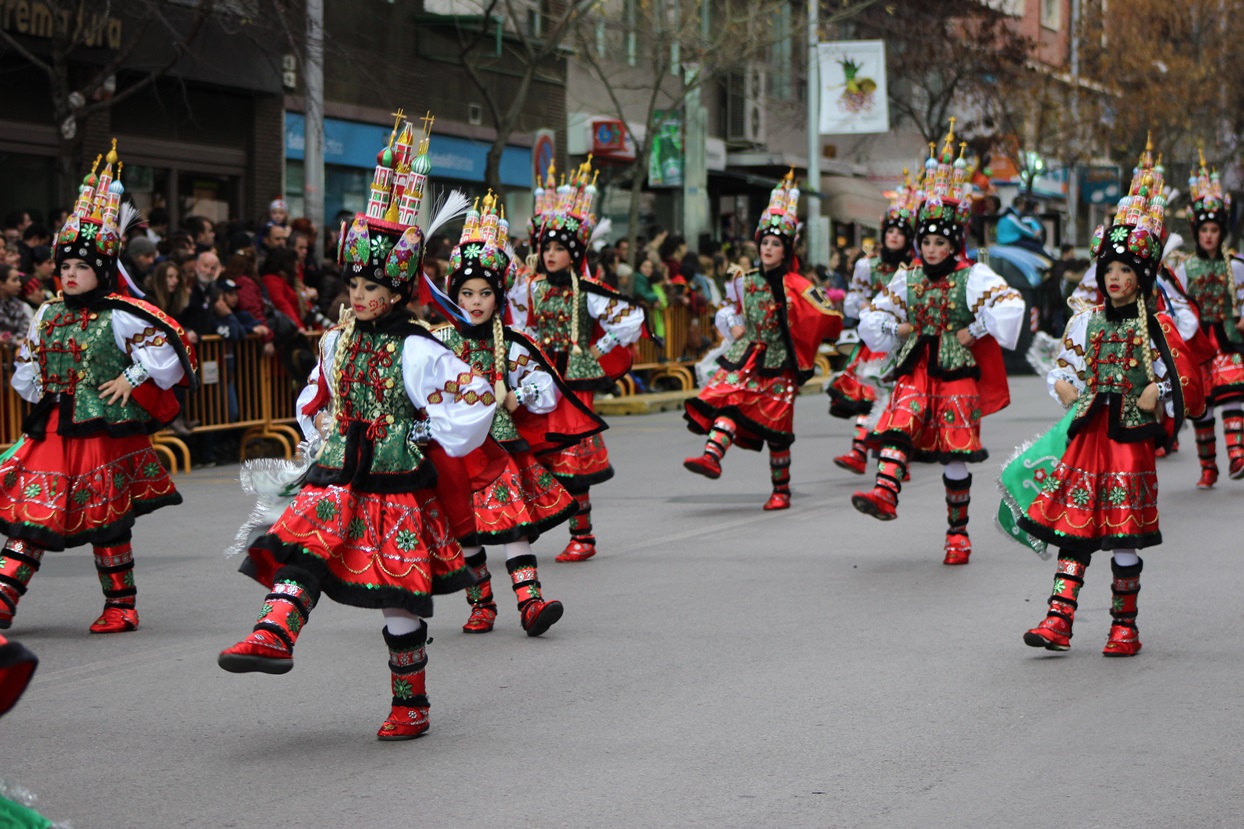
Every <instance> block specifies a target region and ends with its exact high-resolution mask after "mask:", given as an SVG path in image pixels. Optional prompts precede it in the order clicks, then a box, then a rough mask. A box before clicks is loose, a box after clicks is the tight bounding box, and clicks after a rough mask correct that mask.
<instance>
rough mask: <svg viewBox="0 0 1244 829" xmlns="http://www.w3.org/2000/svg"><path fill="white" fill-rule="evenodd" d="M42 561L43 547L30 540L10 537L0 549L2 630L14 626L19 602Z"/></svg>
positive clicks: (0, 611)
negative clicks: (14, 615)
mask: <svg viewBox="0 0 1244 829" xmlns="http://www.w3.org/2000/svg"><path fill="white" fill-rule="evenodd" d="M42 561H43V548H42V547H36V546H35V545H34V544H31V543H30V542H29V541H21V540H19V539H16V538H10V539H9V540H8V542H7V543H6V544H5V545H4V549H3V550H0V630H8V629H9V627H10V626H12V624H13V614H15V613H17V602H18V600H19V599H20V598H21V597H22V596H25V595H26V586H27V585H29V584H30V580H31V579H32V578H34V575H35V573H37V572H39V565H40V563H41V562H42Z"/></svg>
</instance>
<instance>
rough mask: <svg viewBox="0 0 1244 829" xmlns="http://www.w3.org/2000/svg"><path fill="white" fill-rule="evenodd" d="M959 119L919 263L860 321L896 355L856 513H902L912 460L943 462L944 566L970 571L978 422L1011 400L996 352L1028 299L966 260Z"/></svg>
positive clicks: (927, 183) (930, 197)
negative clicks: (870, 481) (872, 467)
mask: <svg viewBox="0 0 1244 829" xmlns="http://www.w3.org/2000/svg"><path fill="white" fill-rule="evenodd" d="M953 140H954V121H953V119H952V121H951V131H950V132H949V133H948V134H947V135H946V140H945V144H944V146H943V148H942V153H941V158H940V160H939V159H938V158H937V157H936V147H935V146H934V145H930V148H929V149H930V157H929V159H928V161H927V162H926V163H925V177H924V183H923V186H922V190H923V194H922V198H923V201H922V203H921V205H920V209H919V215H918V217H917V225H916V239H917V242H918V243H919V245H920V261H919V262H917V263H916V264H915V266H914V267H912V268H909V269H904V270H900V271H899V272H898V274H897V275H895V277H894V279H893V280H892V281H891V282H890V284H889V286H888V287H887V288H886V289H885V290H884V291H883V292H882V293H881V294H880V295H879V296H878V297H877V298H876V299H874V300H873V302H872V307H871V308H870V309H868V310H866V311H864V312H863V313H862V314H861V315H860V337H861V339H863V340H864V343H865V344H866V345H867V346H868V347H869V348H871V349H873V350H874V351H896V352H897V358H896V359H897V365H896V367H895V369H894V373H895V375H896V381H895V387H894V392H893V394H892V395H891V397H890V402H889V404H888V405H887V406H886V409H885V411H883V412H882V413H881V417H880V419H879V421H878V423H877V426H876V429H875V432H874V438H875V439H876V440H877V442H879V443H880V444H881V461H880V463H879V465H878V468H877V481H876V485H875V486H874V487H873V489H872V490H870V491H867V492H857V493H855V494H854V495H853V496H852V497H851V503H852V504H853V505H854V506H855V508H856V509H857V510H859V511H860V512H863V513H865V514H867V515H871V516H873V517H875V518H879V519H881V520H883V521H885V520H890V519H893V518H895V517H897V515H898V494H899V490H900V489H901V487H902V480H903V476H904V473H905V472H906V469H907V463H908V462H909V461H911V460H917V461H928V462H936V463H940V464H942V481H943V483H944V484H945V486H946V509H947V522H948V526H947V529H946V546H945V553H946V555H945V559H944V560H943V563H944V564H967V563H968V558H969V556H970V555H971V554H972V542H971V540H970V539H969V537H968V531H967V524H968V502H969V500H970V497H971V486H972V476H971V474H970V473H969V472H968V468H967V464H969V463H976V462H979V461H983V460H984V459H985V458H987V457H988V456H989V453H988V452H987V451H986V450H985V448H984V447H983V446H982V445H981V440H980V422H981V418H982V417H984V416H985V415H988V414H991V413H992V412H995V411H998V410H999V409H1001V408H1003V407H1004V406H1006V405H1007V403H1008V402H1009V392H1008V390H1007V384H1006V372H1005V371H1004V370H1003V367H1002V361H1001V351H1000V350H999V345H1001V346H1002V347H1005V348H1014V347H1015V343H1016V341H1017V340H1018V339H1019V330H1020V325H1021V323H1022V321H1023V316H1024V301H1023V299H1022V298H1021V297H1020V295H1019V294H1018V293H1017V292H1016V291H1014V290H1013V289H1011V288H1010V287H1009V286H1008V285H1007V284H1006V281H1005V280H1003V279H1002V277H1000V276H998V274H996V273H994V272H993V271H992V270H990V269H989V268H988V267H987V266H985V265H979V264H978V265H973V264H970V263H968V262H967V261H965V260H963V259H962V258H961V256H962V253H963V240H964V228H965V226H966V224H967V221H968V218H969V213H970V206H969V194H968V188H969V183H968V170H967V165H966V162H965V161H964V159H963V147H964V146H965V145H960V154H959V158H958V159H957V160H956V159H955V158H954V149H953V144H952V142H953Z"/></svg>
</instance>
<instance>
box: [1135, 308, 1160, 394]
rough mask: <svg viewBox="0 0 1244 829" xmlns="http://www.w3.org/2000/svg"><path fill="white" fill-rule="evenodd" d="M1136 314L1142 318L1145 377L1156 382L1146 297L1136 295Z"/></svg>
mask: <svg viewBox="0 0 1244 829" xmlns="http://www.w3.org/2000/svg"><path fill="white" fill-rule="evenodd" d="M1136 316H1137V318H1138V319H1139V320H1140V337H1141V343H1142V345H1141V353H1142V355H1143V356H1144V362H1145V377H1146V378H1147V379H1148V380H1149V382H1150V383H1153V382H1156V380H1155V378H1154V376H1153V352H1152V351H1150V349H1149V315H1148V313H1147V312H1146V311H1145V298H1144V296H1142V295H1141V294H1137V295H1136Z"/></svg>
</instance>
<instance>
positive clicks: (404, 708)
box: [376, 620, 429, 741]
mask: <svg viewBox="0 0 1244 829" xmlns="http://www.w3.org/2000/svg"><path fill="white" fill-rule="evenodd" d="M419 625H420V627H419V629H418V630H416V631H413V632H411V633H403V634H393V633H390V632H389V629H388V628H387V627H386V628H385V629H384V642H385V644H386V645H388V646H389V671H390V673H391V674H392V680H391V686H392V688H393V705H392V707H391V708H390V709H389V716H388V717H387V718H386V719H385V721H384V723H383V724H382V725H381V726H380V730H378V731H377V732H376V739H378V740H386V741H389V740H413V739H415V738H416V737H418V736H419V735H420V734H423V733H425V732H427V730H428V707H429V705H428V690H427V676H426V675H425V673H424V669H425V668H426V667H427V664H428V625H427V622H424V621H423V620H420V622H419Z"/></svg>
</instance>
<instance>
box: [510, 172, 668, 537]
mask: <svg viewBox="0 0 1244 829" xmlns="http://www.w3.org/2000/svg"><path fill="white" fill-rule="evenodd" d="M550 175H551V173H550ZM594 181H595V174H593V173H592V171H591V167H590V162H585V163H584V164H583V165H581V166H580V167H579V168H578V169H577V170H576V171H575V172H574V173H573V174H572V175H571V176H570V180H569V181H566V182H563V183H562V185H561V186H560V187H558V188H557V189H556V190H553V189H552V187H545V188H540V189H537V190H536V194H535V195H536V213H537V214H538V215H537V216H536V217H535V218H533V219H532V223H533V225H536V224H538V225H539V228H540V232H539V236H538V237H537V238H538V241H537V245H538V247H539V259H538V261H537V263H536V268H537V271H538V273H537V274H536V275H535V276H534V277H533V278H532V279H531V280H530V282H529V283H528V286H527V296H526V298H525V300H518V301H512V302H511V304H510V311H511V314H512V318H513V321H514V325H515V327H517V328H521V329H523V330H524V331H525V332H526V333H527V334H529V335H530V336H531V337H532V339H534V340H535V341H536V343H537V344H538V345H539V346H540V348H541V349H543V350H544V352H545V353H546V354H548V356H549V358H550V359H551V360H552V362H553V365H554V366H555V367H556V369H557V371H558V373H559V374H561V376H562V377H563V378H565V381H566V385H567V386H568V387H569V388H570V389H571V390H572V391H573V392H574V394H575V396H576V397H578V398H579V400H580V401H581V402H582V403H583V404H584V406H585V407H586V408H587V409H588V410H589V411H595V403H594V398H595V394H596V392H598V391H604V390H607V389H609V388H611V387H612V386H613V384H614V381H615V380H617V379H618V378H619V377H621V376H622V375H623V374H625V373H626V372H627V371H629V370H630V367H631V349H630V346H631V344H633V343H634V342H635V341H636V340H638V339H639V338H640V336H641V335H642V334H643V331H644V312H643V309H642V308H640V307H639V306H638V305H636V304H635V303H634V302H632V301H631V300H630V299H628V298H626V297H624V296H622V295H621V294H619V293H618V292H617V291H615V290H614V289H612V288H610V287H608V286H606V285H604V284H602V283H600V282H598V281H596V280H595V279H591V278H589V277H588V275H587V251H588V247H589V245H590V244H591V239H592V237H593V236H600V235H603V234H604V233H605V232H606V227H604V226H602V227H600V228H597V229H596V232H595V233H594V232H593V228H595V227H596V217H595V216H593V215H592V205H593V203H594V201H595V199H596V185H595V184H594V183H593V182H594ZM541 461H542V462H543V463H544V464H545V465H547V466H548V468H549V471H550V472H552V473H553V475H554V476H555V477H556V478H557V479H558V480H559V481H561V483H562V485H563V486H565V487H566V489H568V490H569V491H570V493H571V494H572V495H574V497H575V501H576V502H577V504H578V510H577V511H576V513H575V515H574V517H572V518H571V519H570V543H569V544H568V545H567V546H566V549H565V550H563V551H562V552H561V553H560V554H559V555H558V556H557V560H558V561H586V560H587V559H589V558H591V557H592V556H594V555H596V537H595V536H594V535H592V502H591V497H590V494H589V489H590V488H591V487H592V486H593V485H595V484H598V483H603V482H604V481H607V480H609V479H610V478H612V477H613V467H612V466H610V465H609V453H608V451H607V450H606V449H605V442H604V441H603V440H602V439H601V436H600V435H599V434H594V435H592V436H591V437H588V438H585V439H583V440H581V441H579V442H578V443H576V444H575V445H573V446H570V447H568V448H565V449H561V450H559V451H556V452H552V453H549V454H548V455H545V456H543V457H541Z"/></svg>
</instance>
